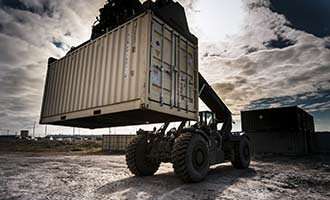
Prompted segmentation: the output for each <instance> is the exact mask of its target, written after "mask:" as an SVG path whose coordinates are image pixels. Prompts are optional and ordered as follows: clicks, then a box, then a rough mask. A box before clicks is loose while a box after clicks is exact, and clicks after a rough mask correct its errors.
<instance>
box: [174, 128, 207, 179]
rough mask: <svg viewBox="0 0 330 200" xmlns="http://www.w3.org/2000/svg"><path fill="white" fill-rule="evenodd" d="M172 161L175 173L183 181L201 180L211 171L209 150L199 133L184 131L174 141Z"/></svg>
mask: <svg viewBox="0 0 330 200" xmlns="http://www.w3.org/2000/svg"><path fill="white" fill-rule="evenodd" d="M172 162H173V168H174V172H175V174H176V175H177V176H178V177H179V178H180V179H181V180H182V181H183V182H200V181H201V180H203V179H204V178H205V176H206V175H207V173H208V171H209V151H208V146H207V143H206V141H205V140H204V138H203V137H202V136H200V135H199V134H193V133H183V134H181V135H180V136H179V137H178V138H177V139H176V140H175V143H174V146H173V150H172Z"/></svg>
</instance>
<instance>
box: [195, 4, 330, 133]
mask: <svg viewBox="0 0 330 200" xmlns="http://www.w3.org/2000/svg"><path fill="white" fill-rule="evenodd" d="M274 2H277V3H276V5H273V1H257V0H254V1H253V0H247V1H245V3H246V8H247V10H246V12H247V16H246V21H245V25H244V27H242V32H241V33H240V34H238V35H235V36H232V37H231V38H229V39H228V41H226V42H222V43H218V44H214V43H212V44H207V43H206V44H202V45H201V51H202V54H201V59H202V61H201V66H202V67H201V71H202V73H203V74H205V76H206V78H208V80H210V81H211V82H212V83H213V84H214V88H215V89H216V90H217V91H218V92H219V95H220V96H221V97H222V98H223V99H224V100H225V101H226V103H227V104H228V105H229V107H230V108H231V110H232V111H233V112H234V114H236V115H237V117H236V119H238V114H239V112H240V110H242V109H251V108H269V107H274V106H277V107H279V106H288V105H300V106H301V107H303V108H305V109H306V110H307V111H309V112H312V113H313V114H314V115H316V118H318V116H319V113H318V111H322V112H330V108H329V106H327V105H329V103H330V100H329V99H328V98H325V97H323V96H322V95H324V94H326V93H329V89H330V83H329V79H330V78H329V77H330V51H329V48H328V45H329V38H327V37H325V38H322V37H319V36H320V34H317V31H314V33H315V34H310V33H309V31H307V30H305V29H303V28H301V27H302V26H299V27H300V28H298V27H297V26H298V25H293V23H291V22H290V21H289V20H288V19H287V18H286V17H287V16H286V15H281V14H280V13H281V12H280V11H279V8H281V6H284V8H286V12H287V13H291V12H294V13H295V14H296V15H297V16H300V15H301V13H300V14H299V11H297V10H295V9H296V8H292V7H290V6H289V5H286V3H284V4H283V5H282V4H280V2H288V1H274ZM313 3H315V2H314V1H313ZM304 8H305V9H306V7H304ZM326 8H327V9H329V6H328V7H326ZM290 9H292V10H290ZM309 9H316V10H313V11H310V12H312V13H315V12H318V9H319V6H314V7H310V8H309ZM275 10H278V11H277V12H275ZM298 10H299V9H298ZM320 11H321V12H322V11H323V9H321V10H320ZM300 12H303V10H300ZM288 15H289V14H288ZM290 16H291V15H290ZM290 16H289V18H290V19H291V18H292V16H291V17H290ZM324 16H326V15H324ZM317 17H319V15H318V16H317ZM317 17H313V16H312V17H311V18H312V19H314V20H315V19H316V18H317ZM293 18H294V17H293ZM317 19H319V18H317ZM327 19H328V18H322V21H324V22H328V20H327ZM314 23H316V24H317V21H314ZM322 30H323V32H322V33H323V34H322V36H326V35H328V34H329V33H330V30H328V32H325V30H327V26H325V27H324V26H323V29H322ZM305 31H306V32H305ZM318 31H319V29H318ZM308 94H315V95H316V96H320V101H322V104H319V102H314V101H306V102H305V104H300V102H299V101H295V100H294V99H291V100H290V101H289V103H288V102H286V101H282V100H283V99H287V98H286V97H293V96H297V97H308ZM263 99H275V100H278V101H276V103H274V102H271V101H261V100H263ZM261 102H262V103H261ZM315 104H316V105H317V106H316V105H315ZM318 128H321V126H320V124H318ZM326 128H327V129H329V128H330V127H329V126H322V128H321V129H326Z"/></svg>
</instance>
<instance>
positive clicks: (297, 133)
mask: <svg viewBox="0 0 330 200" xmlns="http://www.w3.org/2000/svg"><path fill="white" fill-rule="evenodd" d="M241 120H242V130H243V131H244V132H245V133H246V134H247V135H248V136H249V137H250V139H251V146H252V149H253V151H254V153H255V154H267V153H275V154H293V155H303V154H308V153H312V152H315V147H316V141H315V140H316V134H315V127H314V119H313V116H311V115H310V114H308V113H307V112H306V111H304V110H302V109H301V108H299V107H297V106H293V107H282V108H271V109H263V110H250V111H242V112H241Z"/></svg>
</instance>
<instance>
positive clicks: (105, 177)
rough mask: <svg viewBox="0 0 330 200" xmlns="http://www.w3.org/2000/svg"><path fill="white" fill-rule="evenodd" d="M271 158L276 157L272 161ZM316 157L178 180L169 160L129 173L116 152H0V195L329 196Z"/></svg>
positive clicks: (176, 199)
mask: <svg viewBox="0 0 330 200" xmlns="http://www.w3.org/2000/svg"><path fill="white" fill-rule="evenodd" d="M273 160H276V161H275V162H272V161H273ZM326 163H327V162H321V161H319V159H317V158H315V157H309V158H299V159H298V158H295V159H293V158H280V157H274V158H271V159H270V158H269V159H263V160H259V161H255V162H253V163H252V165H251V167H250V168H249V169H247V170H236V169H234V168H232V167H231V165H230V164H222V165H217V166H215V167H212V169H211V170H210V172H209V175H208V176H207V178H206V179H205V181H203V182H201V183H197V184H183V183H182V182H181V181H180V180H178V179H177V178H176V177H175V175H174V173H173V170H172V165H171V164H163V165H161V167H160V169H159V171H158V172H157V174H156V175H155V176H152V177H143V178H139V177H133V176H132V175H131V174H130V172H129V171H128V169H127V168H126V165H125V157H124V156H120V155H95V156H94V155H88V156H62V155H52V156H49V155H42V154H35V155H33V154H28V153H15V154H12V153H9V154H8V153H7V154H4V153H3V154H1V155H0V199H29V200H30V199H42V200H44V199H61V200H63V199H79V200H80V199H88V200H89V199H173V200H180V199H267V200H268V199H330V165H328V164H326Z"/></svg>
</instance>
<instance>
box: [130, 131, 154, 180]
mask: <svg viewBox="0 0 330 200" xmlns="http://www.w3.org/2000/svg"><path fill="white" fill-rule="evenodd" d="M147 146H148V140H147V137H146V136H144V135H138V136H137V137H135V138H134V139H133V140H132V141H131V142H130V143H129V145H128V147H127V150H126V164H127V167H128V169H129V170H130V171H131V172H132V173H133V174H134V175H136V176H151V175H153V174H155V173H156V171H157V170H158V168H159V165H160V163H154V162H153V161H151V160H149V159H148V158H147Z"/></svg>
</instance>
